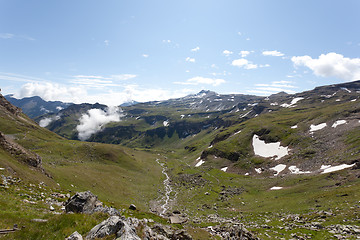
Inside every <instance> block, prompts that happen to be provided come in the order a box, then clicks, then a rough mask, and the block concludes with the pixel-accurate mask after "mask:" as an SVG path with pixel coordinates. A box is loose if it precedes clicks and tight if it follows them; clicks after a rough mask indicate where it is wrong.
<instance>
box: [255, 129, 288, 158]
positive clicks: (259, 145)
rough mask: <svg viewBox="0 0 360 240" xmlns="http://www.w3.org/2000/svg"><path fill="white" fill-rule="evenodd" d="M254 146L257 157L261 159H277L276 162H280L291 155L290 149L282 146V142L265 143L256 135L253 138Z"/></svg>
mask: <svg viewBox="0 0 360 240" xmlns="http://www.w3.org/2000/svg"><path fill="white" fill-rule="evenodd" d="M252 145H253V148H254V153H255V155H258V156H260V157H265V158H267V157H275V160H279V159H280V158H282V157H284V156H286V155H288V154H289V148H288V147H282V146H280V142H275V143H265V141H262V140H260V138H259V136H257V135H256V134H255V135H254V136H253V141H252Z"/></svg>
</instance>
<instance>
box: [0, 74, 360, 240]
mask: <svg viewBox="0 0 360 240" xmlns="http://www.w3.org/2000/svg"><path fill="white" fill-rule="evenodd" d="M208 99H209V100H208ZM215 99H222V100H218V101H215ZM231 99H234V101H232V100H231ZM0 100H1V98H0ZM220 103H221V104H222V105H219V104H220ZM0 104H1V107H0V132H2V134H3V135H4V136H5V137H6V139H7V140H8V141H9V142H11V141H12V142H13V143H15V144H18V145H14V146H19V147H22V148H24V149H25V150H26V153H28V154H29V156H36V155H33V154H37V155H38V156H39V157H40V158H41V168H42V169H40V168H36V167H34V166H31V165H29V164H27V163H26V161H22V158H21V154H16V151H12V152H13V153H11V151H9V150H7V148H4V147H2V148H0V171H2V172H1V173H2V174H3V175H4V176H5V178H3V179H6V181H4V180H3V185H6V186H7V187H8V188H4V190H3V191H2V194H0V202H1V203H2V204H0V209H1V210H2V211H0V213H1V212H4V211H5V210H6V215H2V217H1V218H0V219H1V220H0V226H7V225H6V224H9V223H11V224H13V223H16V222H21V224H22V225H24V226H25V225H26V228H23V229H22V230H20V231H18V232H16V233H15V235H14V236H16V237H17V238H18V239H21V238H39V236H43V237H44V236H50V234H53V235H55V236H56V237H54V238H56V239H64V238H65V237H67V236H69V235H70V234H71V233H73V232H74V231H75V230H77V231H80V234H81V235H83V236H85V235H86V234H87V233H88V232H89V231H90V229H91V228H92V227H93V226H94V225H95V223H98V222H100V221H103V220H105V218H106V217H105V215H102V214H99V215H96V214H95V215H89V216H85V215H82V214H66V213H65V212H64V211H61V209H60V208H61V207H60V206H62V202H65V197H64V198H60V197H55V196H63V195H66V194H68V193H71V194H73V193H74V192H80V191H81V192H83V191H87V190H91V192H93V193H94V194H96V195H97V196H98V198H99V199H101V201H102V202H104V204H106V205H108V206H109V205H110V206H115V207H116V208H117V209H120V212H121V214H123V215H124V216H123V218H124V219H125V218H126V219H128V220H127V221H129V222H131V224H135V225H132V226H134V229H135V230H134V231H135V232H136V234H138V236H142V237H143V238H144V239H145V236H148V234H151V232H150V231H149V230H145V229H148V227H150V228H151V229H152V230H151V231H153V233H154V231H157V232H162V234H164V232H165V233H168V234H170V235H171V236H173V234H174V232H177V233H178V234H180V231H186V233H182V234H185V235H186V237H185V236H184V235H182V236H183V237H182V238H179V237H176V238H179V239H191V238H193V239H228V238H229V236H234V238H235V239H236V236H238V237H239V236H245V235H246V236H248V237H247V239H259V238H260V239H277V238H284V239H295V238H296V239H339V238H340V239H341V238H343V239H345V238H348V239H355V238H356V237H357V236H358V234H359V232H360V229H359V227H358V226H359V218H358V213H359V203H358V199H360V148H359V146H360V81H355V82H350V83H344V84H337V85H329V86H321V87H317V88H315V89H313V90H310V91H306V92H302V93H297V94H286V93H279V94H274V95H271V96H269V97H256V96H248V95H219V94H216V93H214V92H210V91H202V92H200V93H198V94H194V95H189V96H187V97H184V98H179V99H170V100H167V101H159V102H148V103H138V104H135V105H131V106H127V107H122V108H110V107H107V106H105V105H101V104H74V105H71V106H69V107H68V108H66V109H63V110H61V111H59V112H58V113H57V114H48V115H46V116H42V117H40V118H38V119H37V121H41V120H44V119H46V118H50V119H51V121H49V124H48V125H47V126H46V128H53V130H54V131H56V132H57V133H58V134H60V135H62V136H64V137H60V136H59V135H57V134H55V133H53V132H51V131H49V130H48V129H46V128H44V127H40V126H38V125H37V124H36V123H35V122H34V121H32V120H31V119H29V118H28V117H27V116H26V115H25V114H23V113H22V112H21V110H20V109H19V108H17V107H14V106H12V105H11V104H10V103H8V102H6V101H0ZM212 104H213V105H212ZM84 131H87V133H88V135H86V134H85V135H84V134H83V135H80V133H84ZM81 136H82V137H83V139H87V141H77V140H76V139H78V138H80V137H81ZM84 136H85V137H84ZM66 138H68V139H66ZM69 139H72V140H69ZM0 142H1V141H0ZM14 153H15V154H14ZM19 153H20V152H19ZM25 156H26V155H25ZM3 171H4V172H3ZM14 172H15V173H16V174H15V173H14ZM17 178H20V179H21V181H19V180H18V179H17ZM4 182H5V183H6V184H4ZM9 182H14V183H13V185H11V184H9ZM41 182H43V183H41ZM30 184H31V185H30ZM44 184H45V185H44ZM40 187H41V188H40ZM7 189H9V190H7ZM17 189H19V190H17ZM1 190H2V189H1ZM70 191H71V192H70ZM41 193H42V194H41ZM79 194H80V193H79ZM41 199H43V200H44V201H42V200H41ZM25 200H26V201H25ZM68 201H70V200H68ZM55 203H56V204H58V205H55ZM130 204H133V205H136V207H135V208H136V210H130V209H129V205H130ZM50 205H51V206H52V207H53V208H55V212H56V214H55V213H52V212H51V210H49V206H50ZM131 208H132V209H134V206H132V207H131ZM39 209H41V210H40V211H39ZM18 216H20V217H18ZM33 219H42V220H47V221H48V222H47V223H46V224H44V225H40V224H43V223H38V222H34V221H33ZM139 219H144V220H139ZM60 223H61V224H60ZM169 223H170V224H169ZM174 223H177V224H174ZM91 224H93V225H92V226H90V225H91ZM136 224H137V225H136ZM39 226H40V227H39ZM164 229H165V230H164ZM166 229H172V230H171V231H168V230H166ZM245 229H246V231H245ZM248 233H249V234H250V233H251V235H248ZM187 234H189V235H190V236H191V238H189V237H188V235H187ZM53 235H51V236H53ZM170 235H168V236H170ZM180 235H181V234H180ZM29 236H30V237H29ZM113 237H114V238H115V236H113ZM257 237H258V238H257ZM40 238H41V237H40ZM153 238H154V239H157V238H158V239H160V237H153ZM168 238H171V237H168Z"/></svg>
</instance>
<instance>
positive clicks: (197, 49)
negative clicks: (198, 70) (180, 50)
mask: <svg viewBox="0 0 360 240" xmlns="http://www.w3.org/2000/svg"><path fill="white" fill-rule="evenodd" d="M199 50H200V47H196V48H193V49H191V50H190V51H192V52H197V51H199Z"/></svg>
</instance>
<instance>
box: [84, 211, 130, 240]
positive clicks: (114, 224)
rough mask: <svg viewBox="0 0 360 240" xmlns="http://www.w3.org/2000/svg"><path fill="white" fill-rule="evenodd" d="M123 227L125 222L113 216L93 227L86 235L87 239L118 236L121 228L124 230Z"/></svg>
mask: <svg viewBox="0 0 360 240" xmlns="http://www.w3.org/2000/svg"><path fill="white" fill-rule="evenodd" d="M123 226H124V222H123V221H122V220H121V218H120V217H119V216H111V217H109V218H108V219H106V220H104V221H102V222H101V223H99V224H98V225H96V226H95V227H93V228H92V229H91V230H90V232H89V233H88V234H87V235H86V237H85V239H88V240H91V239H96V238H103V237H106V236H109V235H112V234H116V233H117V232H118V231H120V230H121V228H123Z"/></svg>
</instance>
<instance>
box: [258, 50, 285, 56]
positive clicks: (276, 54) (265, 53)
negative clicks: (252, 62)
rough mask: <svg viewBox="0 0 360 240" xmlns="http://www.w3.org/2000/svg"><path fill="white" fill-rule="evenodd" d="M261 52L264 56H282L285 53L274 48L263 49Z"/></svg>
mask: <svg viewBox="0 0 360 240" xmlns="http://www.w3.org/2000/svg"><path fill="white" fill-rule="evenodd" d="M262 54H263V55H264V56H273V57H282V56H284V55H285V54H283V53H281V52H279V51H276V50H274V51H263V52H262Z"/></svg>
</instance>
